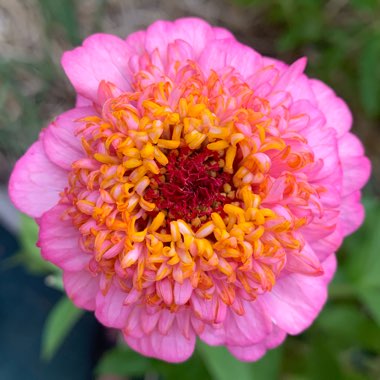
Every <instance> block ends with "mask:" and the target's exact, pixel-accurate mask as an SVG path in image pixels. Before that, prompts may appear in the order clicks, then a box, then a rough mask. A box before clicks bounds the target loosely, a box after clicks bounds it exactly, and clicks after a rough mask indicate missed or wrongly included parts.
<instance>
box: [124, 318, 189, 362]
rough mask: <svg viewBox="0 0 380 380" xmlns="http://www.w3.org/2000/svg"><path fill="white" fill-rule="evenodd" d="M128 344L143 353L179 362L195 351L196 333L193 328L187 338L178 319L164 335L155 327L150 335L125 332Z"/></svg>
mask: <svg viewBox="0 0 380 380" xmlns="http://www.w3.org/2000/svg"><path fill="white" fill-rule="evenodd" d="M124 339H125V340H126V342H127V344H128V345H129V346H130V347H131V348H133V349H134V350H135V351H137V352H139V353H140V354H142V355H145V356H149V357H153V358H156V359H161V360H166V361H168V362H170V363H179V362H183V361H185V360H187V359H188V358H189V357H190V356H191V355H192V353H193V351H194V346H195V334H194V332H193V331H192V330H191V332H190V334H189V336H188V338H186V337H185V336H184V335H183V334H182V333H181V330H180V328H179V327H178V325H177V321H174V322H173V325H172V326H171V328H170V329H169V330H168V332H167V334H166V335H162V334H161V333H160V332H159V331H158V329H154V330H153V331H152V332H151V333H150V334H149V335H145V336H143V337H141V338H133V337H131V336H129V335H126V334H124Z"/></svg>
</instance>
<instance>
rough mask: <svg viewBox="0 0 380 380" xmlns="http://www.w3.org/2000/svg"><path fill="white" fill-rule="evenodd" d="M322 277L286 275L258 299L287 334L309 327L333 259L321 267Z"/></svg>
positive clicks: (321, 300) (324, 293)
mask: <svg viewBox="0 0 380 380" xmlns="http://www.w3.org/2000/svg"><path fill="white" fill-rule="evenodd" d="M322 266H323V269H324V271H325V273H324V275H323V276H320V277H310V276H305V275H302V274H289V275H288V276H286V277H283V278H279V279H278V281H277V283H276V285H275V286H274V287H273V289H272V291H271V292H268V293H266V294H264V295H262V296H261V299H262V301H263V302H264V304H265V305H266V307H267V310H268V313H269V315H270V316H271V318H272V321H273V323H275V324H276V325H278V327H280V328H281V329H283V330H285V331H286V332H287V333H289V334H298V333H300V332H301V331H303V330H304V329H306V328H307V327H309V326H310V325H311V323H312V322H313V321H314V319H315V318H316V317H317V315H318V314H319V312H320V310H321V309H322V306H323V305H324V303H325V301H326V299H327V284H328V282H329V281H330V279H331V277H332V275H333V273H334V271H335V266H336V259H335V255H330V256H329V257H328V258H327V259H326V261H325V262H324V263H323V264H322Z"/></svg>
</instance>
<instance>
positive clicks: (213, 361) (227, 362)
mask: <svg viewBox="0 0 380 380" xmlns="http://www.w3.org/2000/svg"><path fill="white" fill-rule="evenodd" d="M198 349H199V352H200V354H201V356H202V358H203V360H204V363H205V365H206V367H207V368H208V370H209V372H210V374H211V376H212V378H213V379H214V380H231V379H239V380H252V379H254V376H253V375H254V374H253V371H252V367H251V365H250V364H249V363H243V362H239V361H238V360H237V359H235V358H234V357H233V356H232V355H231V354H230V353H229V352H228V351H227V349H226V348H225V347H211V346H208V345H206V344H205V343H202V342H199V343H198Z"/></svg>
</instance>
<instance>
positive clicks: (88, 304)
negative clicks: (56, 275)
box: [63, 270, 99, 310]
mask: <svg viewBox="0 0 380 380" xmlns="http://www.w3.org/2000/svg"><path fill="white" fill-rule="evenodd" d="M63 284H64V287H65V290H66V293H67V295H68V297H69V298H70V299H71V300H72V301H73V302H74V304H75V305H76V306H78V307H82V308H83V309H86V310H94V309H95V297H96V294H97V293H98V290H99V280H98V278H97V277H94V276H93V275H92V274H91V273H90V272H88V271H86V270H82V271H78V272H69V271H64V272H63Z"/></svg>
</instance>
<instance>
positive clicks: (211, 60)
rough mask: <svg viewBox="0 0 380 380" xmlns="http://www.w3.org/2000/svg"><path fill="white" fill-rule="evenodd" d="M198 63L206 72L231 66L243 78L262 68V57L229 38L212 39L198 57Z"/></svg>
mask: <svg viewBox="0 0 380 380" xmlns="http://www.w3.org/2000/svg"><path fill="white" fill-rule="evenodd" d="M199 65H200V66H201V67H202V68H203V70H204V72H205V73H206V74H209V73H210V72H211V70H214V71H219V70H223V69H225V68H226V67H233V68H235V69H236V70H237V72H239V73H240V74H241V75H242V77H243V78H248V77H249V76H251V75H253V74H254V73H255V72H256V71H257V70H259V69H261V68H262V57H261V55H260V54H258V53H257V52H255V51H254V50H253V49H251V48H250V47H248V46H245V45H242V44H240V43H239V42H237V41H236V40H234V39H232V38H229V39H224V40H214V41H211V42H210V43H209V44H208V45H207V49H205V50H204V51H203V52H202V54H201V56H200V57H199Z"/></svg>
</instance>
